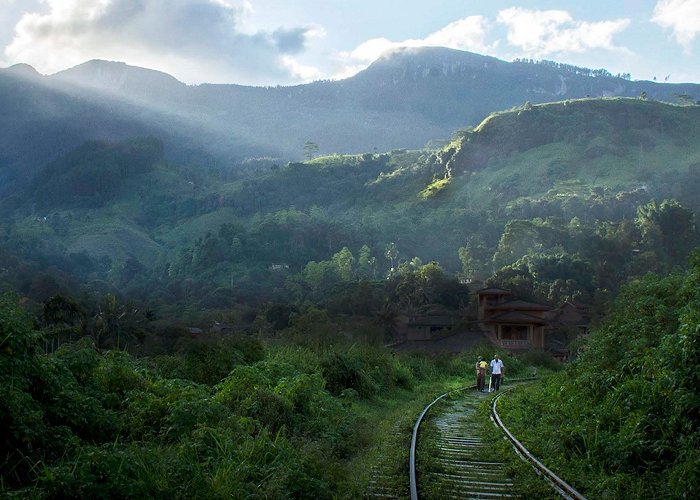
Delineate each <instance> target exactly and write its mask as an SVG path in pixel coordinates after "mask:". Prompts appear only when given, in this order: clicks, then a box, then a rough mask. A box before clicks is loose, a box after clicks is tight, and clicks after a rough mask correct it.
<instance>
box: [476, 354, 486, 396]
mask: <svg viewBox="0 0 700 500" xmlns="http://www.w3.org/2000/svg"><path fill="white" fill-rule="evenodd" d="M487 366H488V363H486V361H484V358H483V357H482V356H479V359H477V360H476V366H475V368H476V390H477V391H479V392H484V384H485V382H486V367H487Z"/></svg>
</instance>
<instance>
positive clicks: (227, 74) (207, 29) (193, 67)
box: [4, 0, 322, 84]
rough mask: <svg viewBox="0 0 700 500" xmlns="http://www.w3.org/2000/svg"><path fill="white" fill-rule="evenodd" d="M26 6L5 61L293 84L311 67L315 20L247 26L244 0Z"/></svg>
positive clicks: (106, 0)
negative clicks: (98, 64) (113, 64)
mask: <svg viewBox="0 0 700 500" xmlns="http://www.w3.org/2000/svg"><path fill="white" fill-rule="evenodd" d="M44 3H45V11H46V13H38V12H34V13H27V14H25V15H24V16H23V17H22V18H21V20H20V21H19V22H18V23H17V25H16V27H15V36H14V39H13V40H12V42H11V43H10V44H9V45H8V46H7V47H6V48H5V50H4V56H5V59H6V62H8V63H15V62H26V63H29V64H32V65H34V66H36V67H37V69H39V70H40V71H43V72H46V73H51V72H54V71H58V70H61V69H64V68H66V67H69V66H73V65H75V64H79V63H81V62H84V61H85V60H87V59H95V58H100V59H117V60H126V61H127V62H128V63H130V64H136V65H141V66H147V67H150V68H155V69H160V70H163V71H167V72H169V73H171V74H173V75H175V76H177V77H178V78H180V79H182V80H184V81H186V82H188V83H198V82H201V81H202V78H205V79H206V81H209V82H214V81H220V82H231V81H235V82H237V83H250V84H266V83H282V82H285V83H293V82H298V81H300V79H301V76H300V75H301V74H309V73H310V72H311V69H310V68H308V67H300V66H299V65H296V67H295V64H294V60H293V59H291V55H292V54H300V53H302V52H303V51H304V50H305V48H306V43H307V40H308V39H309V38H312V37H315V36H321V35H322V30H320V29H319V28H316V27H304V26H297V27H291V28H287V27H284V28H279V29H277V30H275V31H273V32H267V31H253V32H251V31H250V30H248V29H247V27H246V24H245V19H246V15H247V14H248V13H249V12H250V11H251V9H252V7H251V4H250V2H249V1H247V0H235V1H234V0H46V1H45V2H44Z"/></svg>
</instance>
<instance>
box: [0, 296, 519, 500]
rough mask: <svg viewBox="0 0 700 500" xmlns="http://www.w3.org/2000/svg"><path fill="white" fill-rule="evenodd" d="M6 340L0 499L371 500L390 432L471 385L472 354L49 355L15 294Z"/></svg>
mask: <svg viewBox="0 0 700 500" xmlns="http://www.w3.org/2000/svg"><path fill="white" fill-rule="evenodd" d="M320 328H321V327H320V326H319V325H318V324H317V325H316V329H317V330H319V329H320ZM0 332H1V333H2V338H1V339H0V395H1V397H0V426H1V427H2V429H3V434H2V437H1V438H0V457H1V458H0V493H2V494H3V495H7V496H11V497H25V498H26V497H32V498H66V497H70V498H115V497H118V498H124V497H130V498H135V497H137V498H166V497H167V498H193V497H195V498H245V497H256V498H258V497H266V498H271V497H272V498H299V497H303V498H331V497H339V498H357V497H361V496H362V495H363V493H364V491H365V489H366V488H367V482H368V480H369V477H368V473H369V472H368V471H369V465H371V464H370V463H368V460H370V459H371V457H372V453H373V452H374V453H376V451H377V450H376V448H375V447H376V445H377V443H378V442H380V440H381V439H383V438H384V435H383V434H382V433H383V432H386V430H387V428H390V427H391V426H392V425H394V424H395V422H397V421H399V422H402V427H401V429H402V433H403V434H404V436H406V437H407V438H408V439H409V440H410V430H411V424H412V422H413V417H414V414H415V412H417V411H419V409H420V404H425V402H426V401H427V400H429V398H430V397H432V395H433V394H434V391H436V390H437V389H436V388H437V387H444V386H445V384H447V383H453V384H460V385H463V384H464V383H465V381H464V375H465V374H471V365H472V363H473V357H474V356H475V353H474V352H470V353H467V354H465V355H463V356H460V357H455V358H447V357H444V356H443V357H435V358H432V357H430V356H427V355H421V354H416V353H413V354H404V355H393V354H391V353H390V352H389V351H387V350H385V349H384V348H382V347H381V346H378V345H376V344H374V345H372V344H367V343H350V342H349V341H348V340H347V338H345V337H344V336H342V335H339V334H338V333H336V332H334V331H332V330H323V331H317V332H316V334H315V335H314V332H311V331H309V330H306V329H304V330H302V331H300V332H297V333H299V335H296V336H294V339H293V341H289V342H280V341H277V342H273V343H270V342H264V341H262V340H261V339H259V338H251V337H247V336H243V337H241V336H232V335H227V336H216V335H210V336H205V337H195V338H181V339H180V340H179V342H178V344H177V346H176V347H175V348H174V353H173V354H171V355H161V356H151V357H147V358H136V357H133V356H132V355H130V354H128V353H127V352H125V351H119V350H108V351H104V350H100V349H97V348H96V347H95V343H94V342H93V341H92V339H90V338H87V337H85V338H83V339H81V340H79V341H77V342H73V343H65V344H63V345H62V346H61V347H60V348H59V349H58V350H56V351H55V352H53V353H51V354H45V351H44V346H45V343H46V341H47V338H46V336H47V333H46V331H45V330H44V331H42V330H39V329H37V328H36V327H35V325H34V324H33V322H32V318H30V317H29V316H28V315H27V314H26V313H25V312H24V311H23V310H22V309H21V306H20V304H19V300H18V298H17V297H16V296H13V295H11V294H4V295H1V296H0ZM484 348H485V347H483V346H482V349H484ZM489 349H491V347H489ZM509 367H510V369H511V370H512V373H514V374H517V373H529V370H530V368H528V367H527V366H526V364H525V363H523V362H520V361H518V360H515V359H513V360H512V362H510V363H509ZM470 379H471V376H470V377H469V381H471V380H470ZM407 409H408V410H409V411H407ZM383 452H384V451H383ZM406 452H407V446H406V443H405V442H401V443H400V449H397V450H395V453H399V454H405V453H406ZM399 456H400V457H401V458H400V459H399V460H398V461H397V470H398V474H399V475H401V474H403V475H405V474H406V470H405V468H406V461H405V460H404V458H405V457H404V456H403V455H399ZM404 479H405V478H404ZM397 480H398V481H402V479H401V477H397Z"/></svg>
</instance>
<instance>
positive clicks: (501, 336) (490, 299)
mask: <svg viewBox="0 0 700 500" xmlns="http://www.w3.org/2000/svg"><path fill="white" fill-rule="evenodd" d="M476 293H477V296H478V311H477V319H478V324H479V327H480V328H481V329H482V330H483V331H484V333H485V334H486V336H487V337H488V338H489V339H490V340H491V341H492V342H493V343H494V344H496V345H498V346H501V347H503V348H504V349H508V350H510V351H517V350H525V349H543V350H547V351H549V352H551V353H552V355H553V356H554V357H556V358H557V359H561V360H565V359H567V358H568V356H569V348H568V346H569V340H570V336H571V334H575V335H586V334H588V325H589V323H590V313H589V310H588V307H587V306H585V305H584V304H580V303H577V302H565V303H564V304H563V305H561V306H560V307H558V308H552V307H550V306H547V305H544V304H537V303H535V302H528V301H525V300H519V299H517V298H514V295H513V293H512V292H511V291H510V290H505V289H502V288H494V287H492V288H482V289H481V290H477V292H476Z"/></svg>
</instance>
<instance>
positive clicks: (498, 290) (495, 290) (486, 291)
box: [476, 287, 513, 295]
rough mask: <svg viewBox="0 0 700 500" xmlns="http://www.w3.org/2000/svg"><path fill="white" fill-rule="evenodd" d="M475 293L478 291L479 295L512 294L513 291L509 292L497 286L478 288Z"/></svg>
mask: <svg viewBox="0 0 700 500" xmlns="http://www.w3.org/2000/svg"><path fill="white" fill-rule="evenodd" d="M476 293H478V294H479V295H487V294H488V295H513V292H511V291H510V290H506V289H504V288H497V287H491V288H482V289H480V290H477V291H476Z"/></svg>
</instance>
